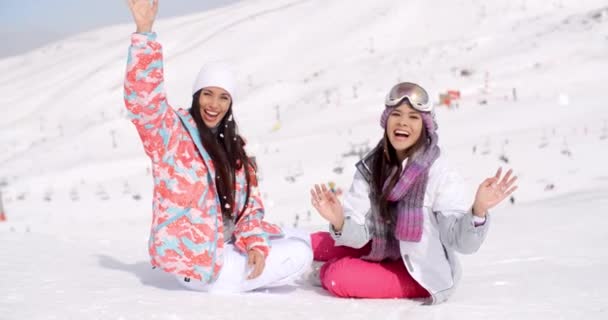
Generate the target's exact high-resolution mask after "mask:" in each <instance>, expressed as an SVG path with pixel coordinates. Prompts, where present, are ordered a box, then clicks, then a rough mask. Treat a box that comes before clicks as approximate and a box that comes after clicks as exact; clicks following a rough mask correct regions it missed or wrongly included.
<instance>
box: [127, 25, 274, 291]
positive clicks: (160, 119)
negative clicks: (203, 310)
mask: <svg viewBox="0 0 608 320" xmlns="http://www.w3.org/2000/svg"><path fill="white" fill-rule="evenodd" d="M163 81H164V80H163V56H162V47H161V45H160V43H158V42H156V34H154V33H145V34H142V33H135V34H133V35H132V36H131V46H130V47H129V56H128V61H127V74H126V78H125V84H124V95H125V96H124V98H125V104H126V107H127V109H128V110H129V117H130V119H131V121H132V122H133V123H134V124H135V127H136V128H137V131H138V133H139V136H140V137H141V140H142V142H143V146H144V150H145V152H146V154H147V155H148V157H150V159H151V160H152V167H153V175H154V199H153V218H152V229H151V232H150V240H149V248H148V250H149V253H150V257H151V262H152V265H154V266H156V267H160V268H162V269H163V270H165V271H166V272H170V273H173V274H177V275H181V276H184V277H188V278H193V279H198V280H201V281H204V282H213V281H214V280H215V279H216V278H217V276H218V274H219V271H220V269H221V267H222V262H223V259H222V252H223V249H224V236H223V229H224V224H223V222H222V214H221V212H222V210H221V208H220V201H219V198H218V195H217V192H216V189H215V183H214V177H215V169H214V166H213V162H212V161H211V158H210V157H209V154H208V153H207V152H206V151H205V149H204V148H203V146H202V143H201V141H200V138H199V133H198V130H197V127H196V124H195V123H194V121H193V119H192V117H191V116H190V114H189V113H188V111H187V110H184V109H180V110H178V111H175V110H173V109H172V108H171V107H170V106H169V104H168V103H167V98H166V94H165V91H164V85H163ZM249 174H255V173H254V172H253V171H252V170H249ZM251 180H252V183H251V194H250V199H249V203H248V207H247V209H246V210H245V212H244V214H243V216H242V217H240V218H239V220H238V222H237V224H236V226H235V231H234V236H235V243H234V245H235V246H236V247H237V248H238V249H239V250H240V251H242V252H246V251H248V250H251V249H254V250H259V251H260V252H262V253H263V254H264V255H265V256H266V255H268V253H269V250H270V242H269V238H270V237H273V236H281V235H282V231H281V229H280V228H279V227H277V226H275V225H272V224H270V223H267V222H265V221H263V218H264V207H263V204H262V199H261V197H260V192H259V190H258V186H257V182H256V180H255V178H254V179H251ZM235 190H236V197H235V199H236V200H235V201H237V205H236V206H235V207H234V208H232V210H234V212H235V214H237V213H238V212H240V210H241V209H242V208H243V205H244V202H245V197H246V192H247V190H246V185H245V170H244V169H241V170H238V171H237V172H236V189H235Z"/></svg>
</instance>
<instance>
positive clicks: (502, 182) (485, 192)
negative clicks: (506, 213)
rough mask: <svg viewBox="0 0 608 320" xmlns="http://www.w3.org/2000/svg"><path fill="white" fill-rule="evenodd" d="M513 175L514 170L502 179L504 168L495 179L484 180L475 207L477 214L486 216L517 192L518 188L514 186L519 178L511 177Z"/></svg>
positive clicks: (476, 196) (499, 170)
mask: <svg viewBox="0 0 608 320" xmlns="http://www.w3.org/2000/svg"><path fill="white" fill-rule="evenodd" d="M512 174H513V170H509V171H508V172H507V174H505V176H504V177H502V168H499V169H498V171H496V174H495V175H494V176H493V177H491V178H488V179H486V180H484V181H483V182H482V183H481V184H480V185H479V188H478V189H477V194H476V195H475V204H474V205H473V208H474V211H475V213H476V214H478V215H485V213H486V212H487V210H489V209H491V208H493V207H495V206H496V205H497V204H499V203H500V202H501V201H503V200H504V199H505V198H506V197H508V196H509V195H511V194H512V193H513V192H514V191H515V190H517V186H516V185H514V183H515V181H516V180H517V177H515V176H514V177H511V175H512Z"/></svg>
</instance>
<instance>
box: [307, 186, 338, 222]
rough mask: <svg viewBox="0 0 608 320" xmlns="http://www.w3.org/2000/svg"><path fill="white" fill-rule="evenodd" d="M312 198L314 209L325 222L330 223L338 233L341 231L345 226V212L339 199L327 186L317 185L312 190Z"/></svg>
mask: <svg viewBox="0 0 608 320" xmlns="http://www.w3.org/2000/svg"><path fill="white" fill-rule="evenodd" d="M310 197H311V202H312V205H313V207H315V209H317V211H318V212H319V214H321V216H322V217H323V218H325V220H327V221H329V223H331V224H332V225H333V227H334V229H335V230H336V231H341V230H342V226H343V225H344V210H343V209H342V204H341V203H340V200H338V197H336V195H335V194H334V193H333V192H331V191H330V190H329V189H328V188H327V187H326V186H325V185H322V186H319V185H318V184H316V185H315V187H314V188H312V189H310Z"/></svg>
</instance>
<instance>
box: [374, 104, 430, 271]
mask: <svg viewBox="0 0 608 320" xmlns="http://www.w3.org/2000/svg"><path fill="white" fill-rule="evenodd" d="M393 109H394V108H386V109H385V110H384V113H383V114H382V118H381V120H380V125H381V126H382V128H384V129H386V122H387V119H388V116H389V115H390V112H391V111H392V110H393ZM420 114H421V116H422V122H423V126H424V128H423V129H424V130H426V132H427V134H428V137H429V141H428V142H427V144H426V146H425V147H424V148H422V149H420V150H419V151H417V152H416V153H414V154H413V155H412V156H410V158H409V159H408V161H407V165H406V166H405V168H404V170H403V171H402V172H401V176H400V177H399V180H398V181H397V183H396V184H395V186H394V187H393V189H392V190H391V192H390V193H389V195H388V200H389V201H390V202H397V206H396V209H395V210H396V213H395V214H396V215H397V219H396V220H397V224H396V226H395V227H394V229H392V228H390V226H389V225H388V224H387V223H386V222H385V221H383V220H382V216H381V215H380V212H378V205H374V206H372V212H371V214H370V216H369V218H368V226H369V227H370V232H371V235H372V249H371V251H370V253H369V254H368V255H367V256H365V257H363V258H364V259H367V260H372V261H382V260H384V259H398V258H399V257H400V252H399V241H412V242H419V241H420V239H421V238H422V230H423V226H422V224H423V221H424V213H423V211H422V208H423V205H424V193H425V190H426V185H427V183H428V177H429V169H430V168H431V165H432V164H433V162H435V160H436V159H437V158H438V157H439V153H440V150H439V146H438V145H437V140H438V137H437V124H436V123H435V120H434V117H433V115H432V114H431V113H428V112H421V113H420ZM393 174H394V173H393ZM391 178H392V176H390V177H389V178H388V179H387V180H386V181H387V184H388V181H390V180H391ZM386 187H387V186H386V185H385V188H386Z"/></svg>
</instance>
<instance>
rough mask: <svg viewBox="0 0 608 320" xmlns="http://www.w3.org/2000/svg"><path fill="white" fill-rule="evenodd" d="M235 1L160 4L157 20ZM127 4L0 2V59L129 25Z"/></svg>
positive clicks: (167, 0)
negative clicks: (98, 30)
mask: <svg viewBox="0 0 608 320" xmlns="http://www.w3.org/2000/svg"><path fill="white" fill-rule="evenodd" d="M237 1H238V0H160V8H159V18H166V17H171V16H178V15H185V14H189V13H192V12H199V11H203V10H206V9H209V8H214V7H218V6H223V5H227V4H230V3H234V2H237ZM129 21H132V20H131V15H130V12H129V8H128V6H127V4H126V0H0V43H2V45H1V46H0V57H6V56H11V55H16V54H20V53H23V52H25V51H27V50H30V49H33V48H36V47H39V46H41V45H44V44H46V43H49V42H53V41H56V40H59V39H61V38H64V37H66V36H69V35H73V34H76V33H79V32H82V31H86V30H90V29H95V28H98V27H101V26H106V25H112V24H117V23H124V22H129Z"/></svg>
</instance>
